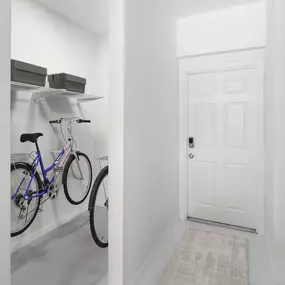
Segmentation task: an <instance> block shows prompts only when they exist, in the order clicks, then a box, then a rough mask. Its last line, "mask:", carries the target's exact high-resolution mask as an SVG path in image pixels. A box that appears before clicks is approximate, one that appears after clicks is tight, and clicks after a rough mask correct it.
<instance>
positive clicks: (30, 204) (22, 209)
mask: <svg viewBox="0 0 285 285" xmlns="http://www.w3.org/2000/svg"><path fill="white" fill-rule="evenodd" d="M32 172H33V168H32V166H31V165H29V164H27V163H21V162H19V163H15V164H14V163H13V164H11V187H10V188H11V213H10V214H11V237H15V236H18V235H20V234H22V233H23V232H24V231H26V230H27V229H28V228H29V227H30V225H31V224H32V223H33V221H34V220H35V218H36V216H37V214H38V211H39V206H40V202H41V198H42V197H41V196H40V197H36V198H33V199H31V200H29V201H26V200H25V199H24V193H25V191H26V188H27V187H28V183H29V181H30V179H31V176H32ZM21 182H22V185H21V187H20V189H19V190H18V191H17V189H18V186H19V185H20V184H21ZM41 185H42V182H41V178H40V175H39V174H38V172H36V173H35V176H34V180H33V182H32V183H31V185H30V188H29V190H28V191H29V192H28V194H29V193H30V195H33V194H35V193H38V192H39V191H40V189H41ZM14 195H15V196H14ZM13 196H14V197H13ZM12 197H13V199H12ZM21 223H22V224H21Z"/></svg>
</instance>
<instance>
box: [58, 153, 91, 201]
mask: <svg viewBox="0 0 285 285" xmlns="http://www.w3.org/2000/svg"><path fill="white" fill-rule="evenodd" d="M76 156H77V157H76ZM76 156H75V155H71V156H70V157H69V159H68V161H67V163H66V165H65V167H64V171H63V176H62V177H63V178H62V184H63V188H64V194H65V196H66V199H67V200H68V201H69V203H71V204H73V205H79V204H81V203H83V202H84V200H85V199H86V198H87V196H88V194H89V192H90V188H91V183H92V166H91V163H90V160H89V158H88V156H87V155H86V154H84V153H82V152H77V153H76Z"/></svg>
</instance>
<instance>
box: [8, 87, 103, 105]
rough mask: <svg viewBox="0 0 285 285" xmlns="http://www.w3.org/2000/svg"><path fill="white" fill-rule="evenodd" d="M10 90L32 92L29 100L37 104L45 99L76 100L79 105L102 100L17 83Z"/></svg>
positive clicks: (97, 97)
mask: <svg viewBox="0 0 285 285" xmlns="http://www.w3.org/2000/svg"><path fill="white" fill-rule="evenodd" d="M11 90H13V91H27V92H32V98H31V99H32V100H33V101H34V102H38V101H40V100H44V99H46V98H51V97H65V98H75V99H77V103H78V104H81V103H84V102H88V101H94V100H98V99H102V98H103V97H99V96H94V95H88V94H82V93H77V92H71V91H67V90H65V89H53V88H48V87H42V86H36V85H30V84H25V83H19V82H11Z"/></svg>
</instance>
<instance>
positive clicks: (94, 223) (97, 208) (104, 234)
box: [89, 166, 109, 248]
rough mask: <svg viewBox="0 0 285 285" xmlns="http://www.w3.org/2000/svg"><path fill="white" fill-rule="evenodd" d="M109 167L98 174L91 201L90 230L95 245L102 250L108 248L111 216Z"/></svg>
mask: <svg viewBox="0 0 285 285" xmlns="http://www.w3.org/2000/svg"><path fill="white" fill-rule="evenodd" d="M108 173H109V168H108V166H106V167H104V168H103V169H102V170H101V171H100V173H99V174H98V176H97V178H96V180H95V182H94V185H93V187H92V192H91V195H90V200H89V220H90V230H91V234H92V237H93V239H94V241H95V243H96V244H97V245H98V246H99V247H102V248H106V247H108V244H109V237H108V216H109V210H108V209H109V193H108Z"/></svg>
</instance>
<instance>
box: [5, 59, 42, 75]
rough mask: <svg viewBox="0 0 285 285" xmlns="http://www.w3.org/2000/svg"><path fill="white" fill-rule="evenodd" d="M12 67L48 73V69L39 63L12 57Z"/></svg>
mask: <svg viewBox="0 0 285 285" xmlns="http://www.w3.org/2000/svg"><path fill="white" fill-rule="evenodd" d="M11 69H18V70H23V71H27V72H31V73H36V74H41V75H45V76H46V75H47V69H46V68H45V67H41V66H38V65H34V64H30V63H26V62H23V61H18V60H14V59H11Z"/></svg>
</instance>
